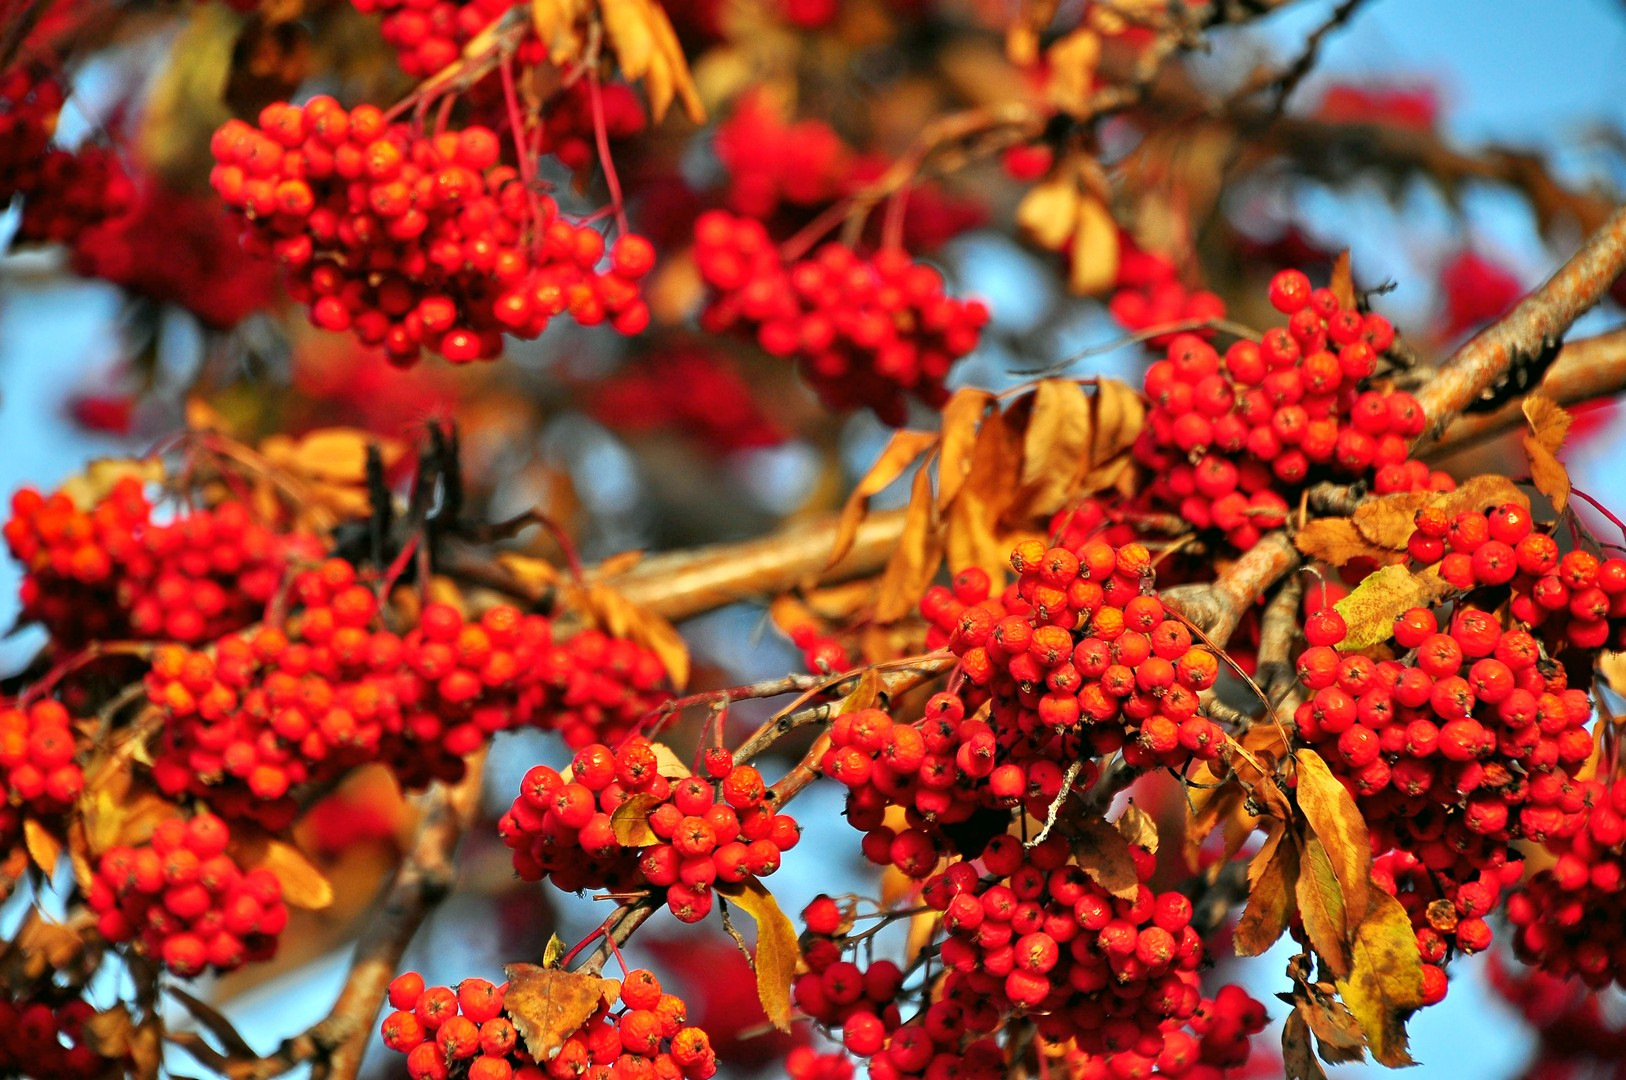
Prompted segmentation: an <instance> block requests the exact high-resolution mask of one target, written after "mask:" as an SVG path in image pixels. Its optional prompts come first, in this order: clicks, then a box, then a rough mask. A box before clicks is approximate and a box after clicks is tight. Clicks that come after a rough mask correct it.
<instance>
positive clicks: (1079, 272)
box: [1067, 195, 1121, 296]
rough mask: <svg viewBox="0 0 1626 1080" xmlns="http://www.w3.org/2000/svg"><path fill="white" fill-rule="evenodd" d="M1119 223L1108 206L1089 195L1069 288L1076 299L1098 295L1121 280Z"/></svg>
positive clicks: (1076, 241) (1084, 203)
mask: <svg viewBox="0 0 1626 1080" xmlns="http://www.w3.org/2000/svg"><path fill="white" fill-rule="evenodd" d="M1120 255H1121V253H1120V249H1119V245H1118V222H1117V221H1116V219H1114V218H1113V216H1112V211H1111V210H1110V209H1108V207H1107V204H1106V203H1104V202H1102V201H1101V200H1100V199H1098V198H1096V197H1095V196H1094V195H1086V196H1084V198H1083V199H1082V200H1081V201H1080V202H1079V204H1078V227H1077V229H1076V230H1075V231H1074V232H1073V249H1072V252H1071V254H1070V259H1071V268H1070V269H1069V271H1068V274H1067V288H1068V291H1070V292H1072V293H1073V294H1074V295H1075V296H1097V295H1099V294H1101V293H1104V292H1106V291H1107V290H1108V289H1110V288H1112V284H1113V282H1115V281H1117V280H1118V261H1119V258H1120Z"/></svg>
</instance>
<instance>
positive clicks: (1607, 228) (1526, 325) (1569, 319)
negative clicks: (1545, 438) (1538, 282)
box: [1417, 207, 1626, 442]
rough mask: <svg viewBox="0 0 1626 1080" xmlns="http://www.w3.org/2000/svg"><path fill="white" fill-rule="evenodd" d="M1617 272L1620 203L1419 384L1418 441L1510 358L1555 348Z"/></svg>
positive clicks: (1621, 243)
mask: <svg viewBox="0 0 1626 1080" xmlns="http://www.w3.org/2000/svg"><path fill="white" fill-rule="evenodd" d="M1622 271H1626V207H1622V208H1620V209H1618V210H1616V211H1615V212H1614V213H1613V214H1612V215H1611V216H1610V218H1609V220H1608V221H1606V222H1604V224H1603V225H1602V226H1601V227H1600V228H1599V229H1598V231H1596V232H1594V233H1593V234H1592V235H1591V236H1590V237H1588V238H1587V241H1586V243H1585V244H1583V245H1582V246H1581V249H1580V250H1579V251H1577V252H1576V253H1575V254H1574V255H1573V256H1571V257H1570V259H1569V261H1568V262H1566V263H1565V264H1564V265H1563V266H1561V267H1559V269H1558V272H1557V273H1555V274H1554V275H1553V276H1552V277H1550V278H1548V279H1547V282H1546V283H1545V284H1544V285H1542V286H1541V287H1540V288H1539V289H1537V290H1536V291H1535V292H1533V293H1531V294H1530V295H1529V296H1527V297H1525V298H1524V299H1523V300H1522V301H1520V302H1519V305H1518V306H1517V307H1515V308H1514V309H1513V310H1512V311H1511V312H1509V313H1508V314H1507V315H1505V316H1504V317H1503V318H1501V319H1499V320H1498V321H1496V322H1495V323H1492V324H1491V325H1490V326H1487V327H1486V328H1485V329H1483V330H1481V331H1480V332H1479V333H1477V334H1475V335H1474V336H1473V338H1471V339H1470V340H1469V341H1468V343H1467V344H1466V345H1464V346H1463V347H1462V348H1460V349H1458V350H1457V351H1456V354H1455V355H1453V356H1452V357H1451V359H1449V360H1447V361H1446V362H1445V364H1444V365H1442V366H1441V367H1440V369H1439V371H1438V372H1437V373H1436V374H1435V376H1434V377H1433V378H1432V379H1430V380H1429V381H1428V382H1427V383H1425V384H1424V385H1423V386H1422V388H1421V389H1420V390H1419V391H1418V392H1417V400H1418V403H1419V404H1421V405H1422V406H1423V413H1424V415H1425V416H1427V417H1428V421H1429V427H1428V430H1427V431H1425V432H1424V433H1423V438H1422V440H1421V441H1423V442H1427V441H1430V440H1432V439H1433V438H1434V437H1436V436H1438V435H1439V433H1440V432H1442V431H1444V430H1445V428H1446V426H1447V425H1448V424H1450V423H1451V421H1453V420H1455V419H1456V418H1457V415H1458V414H1459V413H1461V412H1462V410H1463V409H1465V408H1467V407H1468V406H1469V405H1471V404H1473V402H1474V400H1475V399H1477V398H1478V397H1479V395H1480V394H1481V393H1482V392H1484V390H1485V389H1486V388H1488V387H1489V386H1491V385H1492V384H1493V383H1494V382H1495V381H1496V379H1497V377H1498V376H1500V375H1501V374H1502V373H1504V372H1505V371H1507V369H1508V367H1509V366H1510V365H1512V364H1513V363H1514V361H1516V360H1517V359H1519V358H1520V357H1533V356H1536V355H1538V354H1539V353H1540V352H1541V351H1542V350H1543V349H1544V348H1553V347H1556V346H1557V344H1558V342H1559V341H1560V340H1562V339H1563V337H1564V333H1565V332H1566V331H1567V330H1569V328H1570V326H1571V325H1573V324H1574V322H1575V320H1576V319H1578V318H1580V317H1581V316H1582V315H1583V314H1584V313H1585V312H1586V311H1587V310H1588V309H1590V308H1591V307H1592V306H1593V305H1594V304H1596V303H1597V302H1598V300H1599V299H1600V298H1601V297H1602V296H1603V294H1604V293H1605V292H1606V291H1608V289H1609V286H1610V285H1612V284H1614V282H1615V279H1616V278H1618V277H1620V275H1621V273H1622Z"/></svg>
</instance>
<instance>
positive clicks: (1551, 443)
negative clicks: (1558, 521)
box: [1524, 394, 1571, 511]
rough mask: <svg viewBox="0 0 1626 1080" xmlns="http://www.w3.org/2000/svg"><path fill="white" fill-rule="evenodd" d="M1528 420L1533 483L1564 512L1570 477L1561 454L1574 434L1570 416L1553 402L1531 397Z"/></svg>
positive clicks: (1526, 439)
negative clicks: (1561, 448)
mask: <svg viewBox="0 0 1626 1080" xmlns="http://www.w3.org/2000/svg"><path fill="white" fill-rule="evenodd" d="M1524 418H1525V420H1526V421H1528V422H1529V424H1530V430H1529V432H1527V433H1526V434H1525V436H1524V452H1525V453H1526V454H1527V455H1528V456H1529V458H1530V479H1531V480H1532V481H1533V482H1534V483H1535V485H1536V490H1537V491H1539V492H1541V493H1542V494H1543V495H1545V496H1547V497H1548V498H1549V499H1551V500H1552V501H1553V509H1555V510H1559V511H1562V510H1563V509H1564V504H1565V503H1567V502H1569V498H1570V474H1569V470H1568V469H1566V468H1564V466H1563V464H1562V463H1561V462H1560V461H1559V460H1558V450H1559V447H1561V446H1563V445H1564V437H1565V436H1567V435H1568V434H1569V432H1570V423H1571V417H1570V414H1569V413H1567V412H1565V411H1564V410H1563V408H1562V407H1561V406H1560V405H1559V404H1558V402H1556V401H1554V400H1553V399H1552V398H1550V397H1545V396H1543V395H1541V394H1531V395H1529V396H1528V397H1526V398H1525V399H1524Z"/></svg>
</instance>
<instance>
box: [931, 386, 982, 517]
mask: <svg viewBox="0 0 1626 1080" xmlns="http://www.w3.org/2000/svg"><path fill="white" fill-rule="evenodd" d="M993 403H994V395H992V394H990V393H989V392H988V391H986V390H978V389H976V388H975V387H971V386H966V387H961V388H960V389H959V390H956V391H955V392H954V396H953V397H951V398H949V400H948V404H947V405H944V406H943V429H942V434H941V436H940V441H941V445H940V446H939V448H938V453H937V506H938V509H940V510H941V509H947V508H948V505H949V504H950V503H952V502H953V501H954V496H956V495H958V494H959V493H960V487H961V485H963V484H964V483H965V478H966V475H967V474H968V473H969V472H970V470H971V451H972V449H973V448H974V447H975V446H976V445H977V429H978V428H979V427H981V426H982V418H983V416H984V415H985V414H986V413H987V412H988V406H990V405H992V404H993Z"/></svg>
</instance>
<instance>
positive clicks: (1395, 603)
mask: <svg viewBox="0 0 1626 1080" xmlns="http://www.w3.org/2000/svg"><path fill="white" fill-rule="evenodd" d="M1449 591H1450V587H1449V586H1447V585H1446V584H1445V582H1444V581H1443V580H1442V579H1441V578H1440V577H1439V576H1438V575H1429V574H1413V573H1412V572H1411V571H1409V570H1407V569H1406V568H1405V567H1404V566H1385V567H1383V568H1382V569H1381V570H1377V571H1375V572H1373V573H1371V574H1368V575H1367V576H1366V580H1364V581H1362V582H1361V583H1360V584H1359V585H1357V586H1356V587H1355V588H1354V590H1353V591H1351V592H1350V594H1349V595H1348V596H1346V597H1344V598H1343V599H1342V600H1340V601H1338V603H1337V604H1335V605H1334V607H1335V608H1336V609H1337V611H1338V614H1340V615H1342V616H1343V617H1344V623H1345V625H1346V627H1347V628H1348V629H1347V631H1346V633H1345V635H1344V640H1343V641H1342V642H1340V643H1339V645H1338V648H1339V649H1341V650H1342V651H1344V652H1357V651H1359V650H1361V649H1367V648H1371V647H1372V646H1373V645H1377V644H1379V643H1381V642H1384V641H1388V640H1389V639H1390V638H1391V637H1393V636H1394V621H1395V616H1397V615H1399V614H1400V613H1401V612H1403V611H1407V610H1409V609H1411V608H1414V607H1427V606H1428V605H1429V604H1432V603H1433V602H1434V601H1435V600H1438V599H1439V598H1440V597H1441V596H1444V595H1445V594H1446V593H1447V592H1449Z"/></svg>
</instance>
